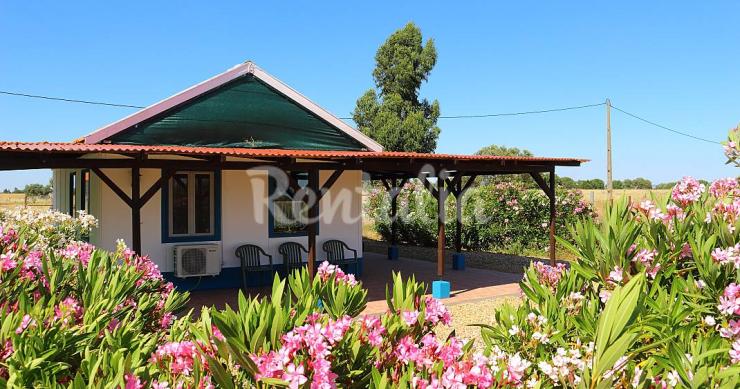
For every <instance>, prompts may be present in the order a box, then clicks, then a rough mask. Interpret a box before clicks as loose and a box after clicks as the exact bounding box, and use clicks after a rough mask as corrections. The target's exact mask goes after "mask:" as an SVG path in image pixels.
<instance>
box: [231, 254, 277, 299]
mask: <svg viewBox="0 0 740 389" xmlns="http://www.w3.org/2000/svg"><path fill="white" fill-rule="evenodd" d="M236 256H237V257H239V259H240V260H241V263H242V288H243V289H245V290H246V289H247V274H249V273H257V274H262V273H266V272H270V273H272V272H273V271H274V266H273V263H272V255H270V254H268V253H266V252H265V250H262V247H260V246H257V245H253V244H245V245H242V246H239V247H238V248H237V249H236ZM262 256H265V257H267V259H268V264H267V265H263V264H262V261H261V257H262Z"/></svg>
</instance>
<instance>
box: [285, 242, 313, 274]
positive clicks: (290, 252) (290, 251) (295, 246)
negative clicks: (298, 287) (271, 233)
mask: <svg viewBox="0 0 740 389" xmlns="http://www.w3.org/2000/svg"><path fill="white" fill-rule="evenodd" d="M278 252H279V253H280V255H282V256H283V264H285V270H286V271H287V272H288V274H290V272H292V271H293V269H300V268H301V267H303V266H305V265H306V263H307V262H303V256H302V255H301V252H304V253H306V254H307V255H308V250H307V249H306V248H305V247H303V245H302V244H300V243H297V242H285V243H283V244H281V245H280V247H279V248H278Z"/></svg>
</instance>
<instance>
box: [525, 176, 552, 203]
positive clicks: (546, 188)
mask: <svg viewBox="0 0 740 389" xmlns="http://www.w3.org/2000/svg"><path fill="white" fill-rule="evenodd" d="M529 175H530V176H532V179H534V182H536V183H537V186H539V187H540V189H542V191H543V192H545V195H546V196H547V197H548V198H549V197H551V195H550V194H551V190H550V187H551V186H553V185H552V180H551V183H550V185H548V184H547V182H545V179H544V177H542V174H541V173H529Z"/></svg>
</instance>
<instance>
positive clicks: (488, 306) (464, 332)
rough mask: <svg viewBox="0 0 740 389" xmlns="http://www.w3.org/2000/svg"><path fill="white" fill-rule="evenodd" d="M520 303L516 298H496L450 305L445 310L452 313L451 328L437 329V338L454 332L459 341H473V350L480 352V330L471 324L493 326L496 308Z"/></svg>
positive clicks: (445, 337)
mask: <svg viewBox="0 0 740 389" xmlns="http://www.w3.org/2000/svg"><path fill="white" fill-rule="evenodd" d="M520 301H521V299H519V298H518V297H498V298H492V299H485V300H480V301H475V302H470V303H462V304H455V305H450V306H448V307H447V309H449V310H450V313H452V326H450V327H446V326H439V327H437V336H438V338H439V339H440V340H445V339H447V336H448V335H449V334H450V333H451V332H452V331H453V330H454V331H455V334H456V335H457V336H458V337H459V338H461V339H469V340H474V341H475V344H474V346H473V347H474V348H475V349H477V350H482V349H483V347H484V345H483V340H482V339H481V336H480V328H479V327H475V326H471V325H472V324H489V325H490V324H493V320H494V311H495V309H496V308H497V307H499V306H501V305H502V304H505V303H507V302H508V303H511V304H518V303H519V302H520Z"/></svg>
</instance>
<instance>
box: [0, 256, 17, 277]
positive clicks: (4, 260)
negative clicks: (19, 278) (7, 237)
mask: <svg viewBox="0 0 740 389" xmlns="http://www.w3.org/2000/svg"><path fill="white" fill-rule="evenodd" d="M14 257H15V254H14V253H12V252H9V253H6V254H0V271H1V272H3V273H5V272H9V271H11V270H13V269H15V268H16V266H18V262H16V261H15V259H13V258H14Z"/></svg>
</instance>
